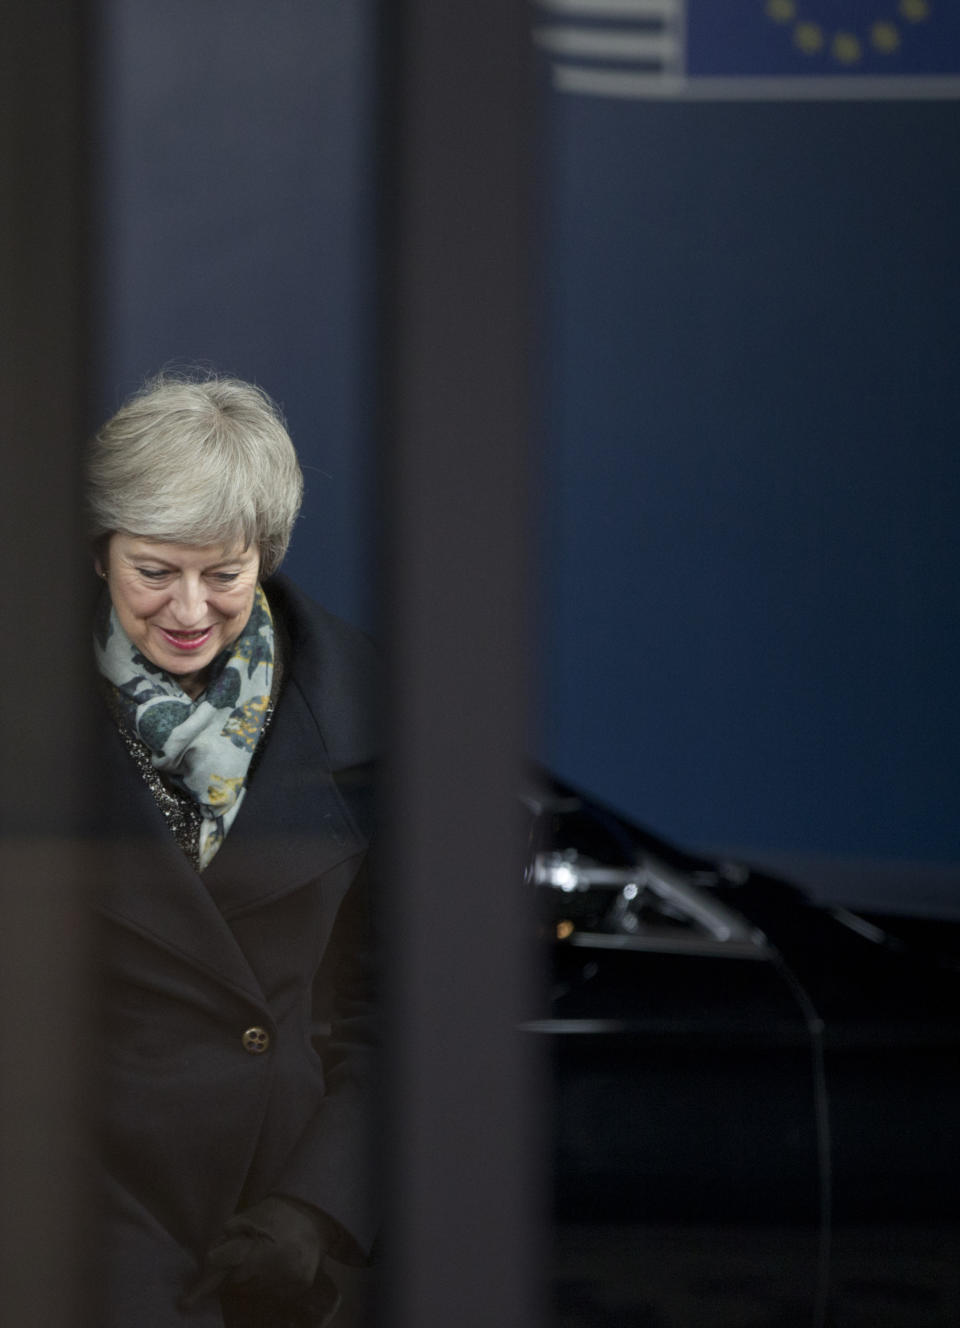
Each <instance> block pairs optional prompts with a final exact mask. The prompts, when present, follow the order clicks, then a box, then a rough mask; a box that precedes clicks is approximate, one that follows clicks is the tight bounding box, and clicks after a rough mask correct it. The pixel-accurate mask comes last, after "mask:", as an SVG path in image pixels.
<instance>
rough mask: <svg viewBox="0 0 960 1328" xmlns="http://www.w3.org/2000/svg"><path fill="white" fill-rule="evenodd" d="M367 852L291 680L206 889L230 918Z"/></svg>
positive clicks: (206, 874) (210, 869)
mask: <svg viewBox="0 0 960 1328" xmlns="http://www.w3.org/2000/svg"><path fill="white" fill-rule="evenodd" d="M364 847H365V845H364V842H363V840H362V839H361V837H360V835H359V833H358V831H357V830H356V828H355V827H354V825H353V822H352V821H351V819H350V815H349V813H348V811H347V809H346V807H345V805H344V802H343V799H342V798H341V796H340V793H339V790H338V789H337V786H336V784H335V782H334V780H333V776H332V774H331V772H330V768H329V763H328V760H327V753H326V750H325V747H324V745H323V742H322V739H321V736H320V733H319V731H318V729H317V726H316V723H315V721H314V718H313V716H312V714H311V712H310V710H309V708H308V707H307V705H306V703H305V701H304V699H303V695H302V693H301V691H300V688H299V686H298V685H297V683H296V681H295V680H294V679H290V680H288V682H287V685H286V687H285V689H284V692H283V695H282V697H281V700H280V703H279V705H278V706H277V710H276V713H275V715H274V717H273V721H272V723H271V726H270V731H269V732H268V734H267V736H266V739H265V743H264V750H263V753H262V755H261V758H260V760H259V762H258V763H257V765H256V767H255V769H254V771H253V774H252V776H251V778H250V785H249V787H248V789H247V793H246V796H245V797H244V800H243V803H242V805H241V807H240V811H239V812H238V814H237V818H236V820H235V821H234V823H233V826H232V828H231V830H230V833H229V834H228V835H227V837H226V839H225V840H224V842H223V845H222V847H221V848H220V850H219V852H218V853H217V856H216V857H215V858H214V860H213V862H212V863H211V864H210V866H209V867H208V868H207V869H206V871H205V872H204V873H203V883H204V885H205V887H206V889H207V890H208V891H209V893H210V894H211V895H212V896H213V898H214V899H215V900H216V903H217V906H218V908H219V909H220V911H221V912H222V914H223V915H224V916H225V917H227V918H232V917H236V916H238V915H239V914H241V913H246V912H248V911H250V910H251V909H253V908H258V907H261V906H262V905H264V904H266V903H269V902H270V901H272V900H274V899H277V898H279V897H280V896H282V895H285V894H288V893H289V892H290V891H291V890H296V889H298V888H299V887H300V886H301V885H303V884H305V883H306V882H307V881H309V880H315V879H316V878H317V877H320V876H322V875H324V874H325V873H326V872H328V871H330V870H331V869H332V868H333V867H336V866H337V865H338V864H339V863H341V862H343V861H345V860H346V859H347V858H351V857H354V856H356V855H357V854H358V853H360V852H362V850H363V848H364Z"/></svg>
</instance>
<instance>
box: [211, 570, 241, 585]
mask: <svg viewBox="0 0 960 1328" xmlns="http://www.w3.org/2000/svg"><path fill="white" fill-rule="evenodd" d="M239 575H240V573H239V572H215V573H214V575H213V579H214V581H216V583H217V585H219V586H229V585H231V584H232V583H233V582H234V581H236V579H237V577H238V576H239Z"/></svg>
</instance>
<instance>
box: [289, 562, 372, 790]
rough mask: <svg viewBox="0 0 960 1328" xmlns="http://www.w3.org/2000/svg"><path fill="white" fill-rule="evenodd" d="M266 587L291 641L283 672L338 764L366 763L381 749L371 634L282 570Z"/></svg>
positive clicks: (335, 762)
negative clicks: (320, 601) (301, 587)
mask: <svg viewBox="0 0 960 1328" xmlns="http://www.w3.org/2000/svg"><path fill="white" fill-rule="evenodd" d="M264 589H265V590H266V593H267V599H268V600H269V602H270V607H271V609H272V611H273V613H274V616H275V617H276V618H278V619H279V621H280V625H281V631H282V634H283V637H284V638H285V640H286V641H287V642H288V644H289V659H288V660H285V661H284V675H285V678H286V679H287V681H288V682H292V683H294V684H295V685H296V686H297V687H298V689H299V690H300V691H301V693H302V694H303V696H304V699H305V700H306V702H307V705H308V706H309V707H310V710H311V711H312V713H313V716H314V718H315V719H316V721H317V724H318V725H319V727H320V730H321V732H322V734H323V737H324V742H325V743H326V746H327V749H328V751H329V752H330V755H331V758H332V759H333V761H334V764H335V765H339V766H349V765H361V764H364V763H365V762H367V761H370V760H374V759H375V758H376V756H377V755H378V753H379V750H380V730H381V724H380V714H379V701H380V698H381V696H382V694H383V686H382V671H383V666H382V662H381V659H380V654H379V651H378V650H377V647H376V645H375V644H374V642H373V641H372V640H371V639H370V637H369V636H368V635H367V634H366V633H365V632H363V631H361V630H360V628H358V627H355V626H354V625H353V624H352V623H348V622H346V621H345V620H344V619H343V618H338V617H337V615H336V614H334V613H331V612H330V611H329V609H325V608H324V607H323V606H322V605H321V604H318V603H317V602H316V601H315V600H313V599H311V598H310V596H309V595H306V594H304V592H303V591H302V590H301V589H300V588H299V587H298V586H297V585H296V584H295V583H294V582H293V581H291V580H290V579H289V577H286V576H283V575H277V576H274V577H271V579H270V580H269V581H268V582H267V583H266V585H265V586H264Z"/></svg>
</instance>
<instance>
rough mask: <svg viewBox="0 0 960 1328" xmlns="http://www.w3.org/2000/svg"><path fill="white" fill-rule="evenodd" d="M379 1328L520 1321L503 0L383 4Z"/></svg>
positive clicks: (524, 1116) (514, 40) (523, 517)
mask: <svg viewBox="0 0 960 1328" xmlns="http://www.w3.org/2000/svg"><path fill="white" fill-rule="evenodd" d="M381 37H382V49H383V65H384V87H385V96H384V103H385V104H384V115H383V132H384V140H383V141H384V143H385V145H386V146H385V149H384V151H385V158H386V161H385V170H384V175H383V180H384V208H383V232H382V238H383V243H384V247H385V250H386V254H387V259H386V274H385V275H386V280H385V290H386V296H385V302H384V310H383V312H384V318H383V324H382V326H383V345H382V349H383V364H384V368H385V379H386V388H385V409H384V414H383V422H384V434H385V458H384V493H385V498H386V503H387V509H386V513H385V526H386V529H387V536H386V557H385V559H384V565H385V578H384V610H385V619H386V623H387V624H388V627H389V638H390V645H391V654H390V671H391V693H392V694H391V698H390V699H391V701H392V707H393V710H392V713H393V723H392V731H391V734H390V738H391V758H390V764H389V769H388V775H387V781H386V793H387V800H388V835H387V839H386V848H385V851H384V853H383V859H382V869H383V874H384V876H385V878H386V882H385V883H386V885H387V886H388V887H389V888H390V889H391V890H392V892H393V893H392V899H391V907H390V909H389V910H388V920H389V926H388V930H387V950H388V956H389V958H390V959H391V961H392V985H391V988H390V990H389V992H388V997H387V1011H388V1014H389V1016H390V1020H391V1042H390V1045H391V1049H392V1059H393V1076H392V1082H391V1085H390V1092H389V1094H388V1097H387V1102H386V1113H387V1118H386V1120H387V1127H388V1128H387V1145H388V1148H389V1149H390V1155H389V1165H388V1170H389V1171H390V1173H391V1181H392V1190H391V1193H392V1211H391V1215H390V1223H389V1227H388V1232H387V1256H388V1257H387V1267H386V1271H387V1285H386V1290H385V1295H384V1297H383V1304H382V1321H383V1324H384V1328H447V1325H456V1328H491V1326H493V1325H495V1328H535V1325H536V1324H537V1322H538V1319H539V1310H538V1298H539V1295H538V1292H539V1282H540V1278H541V1276H542V1260H541V1257H540V1248H539V1246H540V1239H541V1237H540V1234H539V1224H540V1195H539V1184H538V1177H539V1156H538V1146H537V1142H536V1141H537V1138H538V1135H539V1134H540V1133H541V1132H542V1131H540V1130H538V1128H537V1119H536V1111H537V1105H536V1091H535V1090H536V1078H537V1076H536V1073H535V1067H534V1066H532V1065H531V1064H530V1063H529V1061H528V1055H529V1053H528V1049H527V1048H526V1047H525V1045H524V1043H523V1041H522V1039H521V1037H520V1035H519V1034H518V1032H517V1024H518V1021H519V1019H520V1018H521V1017H522V1016H523V1014H524V1013H525V1012H528V1010H529V1004H528V1002H529V999H530V991H531V988H532V986H533V972H532V969H533V965H532V954H531V931H532V928H530V927H529V919H528V908H527V900H526V898H525V892H524V889H523V886H522V883H521V875H520V849H521V845H520V810H519V801H518V792H519V787H520V772H521V751H522V741H523V727H524V698H525V686H524V659H525V641H524V627H525V613H524V592H525V585H524V581H525V561H524V553H525V544H526V539H525V528H526V525H527V522H528V519H529V516H528V510H527V501H526V499H527V491H526V451H527V449H526V441H527V431H528V427H529V421H528V390H529V383H528V372H529V365H528V345H527V340H528V307H527V306H528V298H529V288H530V279H529V274H528V222H529V218H528V196H529V194H530V192H531V182H530V158H529V145H530V135H529V124H528V120H529V113H530V97H529V87H528V68H527V63H528V62H527V14H526V7H525V6H524V5H522V4H517V3H516V0H403V3H396V0H394V3H392V4H389V5H386V6H384V12H383V28H382V33H381Z"/></svg>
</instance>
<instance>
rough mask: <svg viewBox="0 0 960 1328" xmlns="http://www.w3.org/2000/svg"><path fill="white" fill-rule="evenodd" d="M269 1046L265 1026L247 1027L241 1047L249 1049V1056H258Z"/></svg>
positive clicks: (245, 1049) (268, 1035)
mask: <svg viewBox="0 0 960 1328" xmlns="http://www.w3.org/2000/svg"><path fill="white" fill-rule="evenodd" d="M269 1046H270V1034H269V1033H268V1032H267V1030H266V1029H265V1028H258V1027H257V1026H256V1025H254V1027H253V1028H248V1029H247V1031H246V1032H245V1033H244V1035H243V1049H244V1051H249V1053H250V1055H251V1056H259V1055H260V1053H261V1052H263V1051H266V1050H267V1048H268V1047H269Z"/></svg>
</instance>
